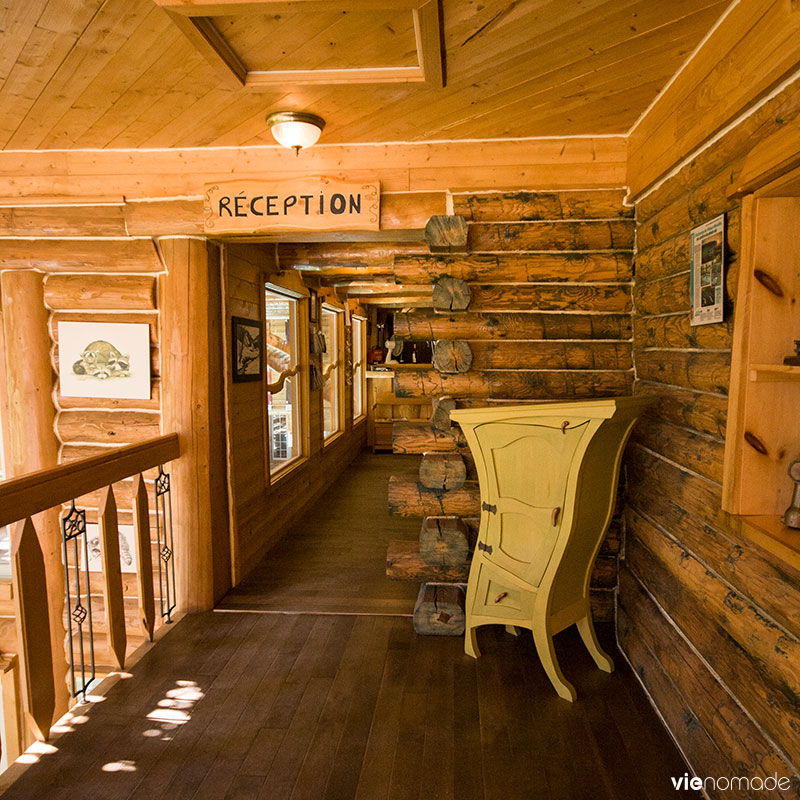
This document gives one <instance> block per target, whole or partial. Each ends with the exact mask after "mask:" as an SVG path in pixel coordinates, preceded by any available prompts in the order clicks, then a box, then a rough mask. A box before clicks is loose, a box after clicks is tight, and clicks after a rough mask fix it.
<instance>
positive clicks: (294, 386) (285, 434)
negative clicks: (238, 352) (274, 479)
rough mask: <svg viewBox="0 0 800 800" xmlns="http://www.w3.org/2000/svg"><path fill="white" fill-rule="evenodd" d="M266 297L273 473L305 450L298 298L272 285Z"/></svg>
mask: <svg viewBox="0 0 800 800" xmlns="http://www.w3.org/2000/svg"><path fill="white" fill-rule="evenodd" d="M265 297H266V322H267V324H266V337H265V349H266V356H267V409H268V415H269V471H270V474H271V475H274V474H275V473H276V472H278V471H279V470H281V469H283V468H284V467H286V466H287V465H288V464H291V463H292V462H293V461H294V460H295V459H298V458H300V456H302V454H303V446H302V441H303V432H302V430H301V425H302V414H301V403H302V392H301V383H300V380H301V375H300V367H299V365H298V352H299V351H298V339H299V337H300V324H299V319H298V316H299V301H298V300H297V299H296V298H294V297H290V296H289V295H288V294H283V293H282V292H280V291H278V290H277V289H275V288H273V287H269V288H267V289H266V292H265Z"/></svg>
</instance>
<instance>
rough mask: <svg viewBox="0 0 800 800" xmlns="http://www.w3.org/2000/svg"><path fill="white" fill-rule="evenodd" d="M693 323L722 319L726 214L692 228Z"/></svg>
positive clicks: (691, 285)
mask: <svg viewBox="0 0 800 800" xmlns="http://www.w3.org/2000/svg"><path fill="white" fill-rule="evenodd" d="M691 249H692V269H691V273H690V287H691V289H690V291H691V296H692V319H691V324H692V325H705V324H706V323H709V322H722V318H723V310H722V304H723V295H724V288H725V282H724V278H725V270H724V263H723V262H724V252H725V215H724V214H721V215H720V216H718V217H717V218H716V219H712V220H709V221H708V222H706V223H704V224H703V225H700V226H698V227H697V228H694V229H693V230H692V239H691Z"/></svg>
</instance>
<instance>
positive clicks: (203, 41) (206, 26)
mask: <svg viewBox="0 0 800 800" xmlns="http://www.w3.org/2000/svg"><path fill="white" fill-rule="evenodd" d="M165 10H166V11H167V13H168V14H169V16H170V19H171V20H172V21H173V22H174V23H175V25H177V27H178V28H179V29H180V30H181V32H182V33H183V34H184V35H185V36H186V38H187V39H188V40H189V41H190V42H191V43H192V45H193V46H194V48H195V49H196V50H197V51H198V52H199V53H200V54H201V55H202V56H203V57H204V58H205V59H206V61H208V63H209V64H210V65H211V66H212V67H213V68H214V70H215V71H216V73H217V74H218V75H219V76H220V78H222V79H223V80H224V81H225V83H226V84H227V85H228V86H230V87H231V88H233V89H241V88H242V87H243V86H244V85H245V79H246V78H247V67H246V66H245V65H244V63H243V62H242V60H241V59H240V58H239V56H238V55H237V54H236V52H235V51H234V50H233V48H232V47H231V46H230V45H229V44H228V42H227V41H226V40H225V37H224V36H223V35H222V34H221V33H220V32H219V30H218V29H217V26H216V25H214V22H213V20H211V19H209V18H208V17H196V16H184V15H183V14H176V13H175V12H174V11H172V10H171V9H165Z"/></svg>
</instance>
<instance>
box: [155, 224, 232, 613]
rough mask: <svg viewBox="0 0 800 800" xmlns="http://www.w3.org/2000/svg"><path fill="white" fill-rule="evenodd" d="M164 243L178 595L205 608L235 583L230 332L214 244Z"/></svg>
mask: <svg viewBox="0 0 800 800" xmlns="http://www.w3.org/2000/svg"><path fill="white" fill-rule="evenodd" d="M159 244H160V247H161V250H162V252H163V255H164V261H165V263H166V266H167V270H168V273H167V275H165V276H162V282H161V290H162V295H161V304H162V348H161V352H162V370H163V379H162V394H163V405H164V414H163V424H164V431H165V432H167V433H173V432H174V433H177V434H178V436H179V437H180V446H181V456H180V458H179V459H178V460H177V461H174V462H172V464H171V465H170V475H171V478H172V481H173V485H174V487H175V488H174V491H173V492H172V513H173V519H174V522H173V529H174V542H175V565H176V581H177V586H176V599H177V602H178V607H179V608H181V609H183V610H186V611H204V610H208V609H211V608H213V607H214V600H215V597H219V596H221V594H223V593H224V591H226V590H227V588H229V587H230V566H229V564H227V565H226V564H225V563H224V555H225V553H227V552H228V550H227V548H228V547H229V538H228V509H227V489H226V485H225V473H224V464H225V450H224V438H223V435H224V434H223V431H224V427H225V426H224V414H223V409H222V385H223V375H222V366H221V361H222V337H223V336H224V335H228V334H227V327H226V328H225V331H224V332H223V328H222V326H221V323H220V317H221V303H220V297H219V292H220V287H219V267H218V265H217V264H215V263H214V262H213V258H212V256H211V254H210V248H211V247H212V246H211V245H208V244H207V243H206V242H205V241H203V240H199V239H192V238H176V239H167V240H162V241H161V242H160V243H159ZM215 537H216V538H215ZM215 544H216V545H217V547H216V549H215ZM215 565H216V566H217V568H218V574H217V575H216V576H215ZM215 577H216V581H215Z"/></svg>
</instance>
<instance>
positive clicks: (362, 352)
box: [350, 314, 367, 424]
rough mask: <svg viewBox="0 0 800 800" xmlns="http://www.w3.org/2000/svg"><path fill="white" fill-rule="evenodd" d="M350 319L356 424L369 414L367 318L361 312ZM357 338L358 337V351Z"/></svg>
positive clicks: (354, 416)
mask: <svg viewBox="0 0 800 800" xmlns="http://www.w3.org/2000/svg"><path fill="white" fill-rule="evenodd" d="M350 321H351V331H352V337H353V346H352V347H351V354H352V356H351V357H352V363H351V365H350V370H351V373H352V375H353V424H356V423H357V422H360V421H361V420H362V419H366V416H367V318H366V317H362V316H361V315H360V314H352V315H351V317H350ZM356 331H358V337H356ZM356 339H358V352H356ZM356 387H357V388H356ZM356 391H358V397H359V399H360V400H361V407H360V409H358V410H357V409H356ZM357 411H358V413H357Z"/></svg>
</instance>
